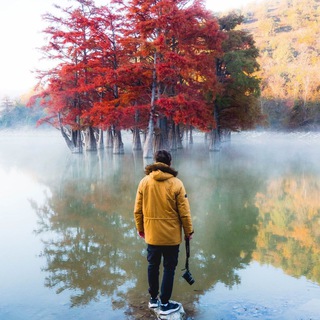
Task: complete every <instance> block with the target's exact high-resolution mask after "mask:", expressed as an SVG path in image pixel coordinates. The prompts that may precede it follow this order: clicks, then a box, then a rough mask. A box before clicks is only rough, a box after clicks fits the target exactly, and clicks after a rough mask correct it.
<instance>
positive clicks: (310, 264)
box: [32, 146, 320, 314]
mask: <svg viewBox="0 0 320 320" xmlns="http://www.w3.org/2000/svg"><path fill="white" fill-rule="evenodd" d="M264 154H265V153H264V152H263V151H262V150H260V151H259V150H255V151H252V152H251V153H250V152H243V150H241V148H238V147H237V148H233V147H232V146H230V147H229V148H228V150H224V152H223V153H219V154H212V153H211V154H207V153H204V152H203V150H202V149H201V147H198V148H196V147H194V148H190V149H186V150H184V151H182V150H181V151H178V152H176V153H174V154H173V156H174V163H173V165H174V167H176V168H177V169H178V170H179V177H180V178H181V179H182V180H183V181H184V183H185V186H186V188H187V191H188V194H189V198H190V204H191V208H192V212H193V218H194V225H195V230H196V234H195V237H194V240H193V241H192V244H191V245H192V247H191V255H192V257H191V261H190V267H191V272H192V275H193V276H194V278H195V279H196V283H195V284H194V285H193V286H192V287H190V286H188V285H187V284H186V282H185V281H184V280H183V279H182V278H181V275H182V272H181V274H180V269H182V268H183V267H184V257H185V256H184V246H183V245H182V246H181V254H180V261H179V266H178V269H177V275H176V284H175V289H174V293H173V298H175V299H176V300H179V301H182V302H183V303H184V306H185V309H186V310H187V311H188V313H189V314H192V312H193V311H194V310H195V309H196V305H197V302H198V301H199V299H200V296H202V295H203V294H205V293H206V292H208V291H209V290H212V289H213V288H214V287H215V286H216V284H217V283H219V284H223V285H225V286H227V287H228V288H230V289H231V288H232V287H233V286H235V285H239V284H240V283H241V278H240V276H239V272H238V271H239V270H241V269H246V268H247V266H248V265H249V263H251V262H252V261H258V262H259V263H262V264H264V263H267V264H272V265H273V266H275V267H279V268H282V269H283V270H284V271H285V272H286V273H287V274H290V275H293V276H296V277H300V276H306V277H307V278H308V279H311V280H313V281H316V282H317V283H320V278H319V272H320V269H319V267H318V263H317V262H318V258H319V248H320V246H319V241H320V237H319V235H320V234H319V214H320V208H319V199H320V197H319V190H320V188H319V182H318V181H319V168H318V167H317V166H316V167H315V166H313V164H312V163H309V162H308V160H307V159H303V161H300V160H301V159H300V160H299V161H297V160H293V159H290V157H289V158H285V159H282V160H280V159H279V158H277V159H274V161H270V159H268V160H266V159H265V158H264V156H263V155H264ZM186 159H187V160H186ZM275 163H276V165H275ZM144 165H145V163H144V162H143V159H142V156H141V154H139V153H136V154H131V153H127V154H125V155H120V156H119V155H117V156H114V155H112V154H109V153H108V152H105V153H101V154H90V153H89V154H86V155H84V156H77V155H75V156H73V157H70V158H69V160H68V161H67V163H66V165H65V169H64V172H63V174H61V175H60V176H59V177H57V178H56V179H55V180H52V179H51V180H49V181H48V182H47V185H48V187H49V189H50V192H48V193H47V196H46V199H45V201H44V203H37V202H36V201H32V206H33V208H34V210H35V211H36V212H37V215H38V226H37V229H36V233H37V234H38V236H39V237H40V238H41V240H42V242H43V251H42V253H41V255H42V256H43V257H45V259H46V265H45V266H44V268H43V272H44V273H45V274H46V282H45V285H46V286H47V287H49V288H52V289H54V290H55V291H56V292H57V293H60V292H62V291H68V292H70V304H71V306H74V307H75V306H80V305H87V304H89V303H90V302H91V301H97V300H99V299H100V298H101V297H102V296H109V297H112V299H113V300H114V304H113V307H114V308H124V309H127V312H128V313H129V314H130V312H136V310H137V308H138V307H139V306H140V305H141V303H142V302H143V303H145V301H147V299H148V295H147V292H146V291H147V279H146V265H147V263H146V258H145V244H144V243H143V242H142V241H141V239H139V238H138V237H137V236H136V231H135V227H134V222H133V215H132V210H133V203H134V198H135V192H136V187H137V184H138V182H139V181H140V179H141V177H142V176H143V174H144V173H143V168H144ZM266 281H268V279H266ZM137 306H138V307H137ZM136 307H137V308H136ZM130 308H131V311H130ZM135 308H136V309H135ZM138 309H139V308H138ZM132 310H135V311H132Z"/></svg>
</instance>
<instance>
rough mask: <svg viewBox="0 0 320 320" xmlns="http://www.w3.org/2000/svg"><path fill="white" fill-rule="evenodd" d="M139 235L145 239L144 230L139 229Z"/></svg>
mask: <svg viewBox="0 0 320 320" xmlns="http://www.w3.org/2000/svg"><path fill="white" fill-rule="evenodd" d="M138 235H139V237H140V238H142V239H144V232H143V231H139V232H138Z"/></svg>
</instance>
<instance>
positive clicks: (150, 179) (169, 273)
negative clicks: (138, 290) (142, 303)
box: [134, 150, 193, 315]
mask: <svg viewBox="0 0 320 320" xmlns="http://www.w3.org/2000/svg"><path fill="white" fill-rule="evenodd" d="M154 160H155V163H154V164H151V165H148V166H146V168H145V173H146V176H145V177H144V178H143V179H142V180H141V181H140V183H139V186H138V190H137V195H136V200H135V207H134V218H135V224H136V228H137V231H138V233H139V236H140V237H141V238H144V239H145V242H146V243H147V245H148V248H147V251H148V256H147V259H148V282H149V293H150V295H151V299H150V301H149V308H158V307H159V304H160V314H162V315H167V314H170V313H172V312H175V311H177V310H179V309H180V307H181V305H180V304H178V303H174V302H171V301H169V299H170V298H171V294H172V289H173V282H174V273H175V269H176V266H177V264H178V255H179V245H180V243H181V241H182V228H183V230H184V235H185V237H186V238H189V239H191V238H192V234H193V227H192V221H191V213H190V206H189V201H188V198H187V193H186V191H185V188H184V185H183V183H182V182H181V180H179V179H178V178H177V174H178V172H177V171H175V170H174V169H173V168H172V167H171V154H170V153H169V152H167V151H166V150H160V151H157V152H156V153H155V155H154ZM162 257H163V267H164V270H163V278H162V283H161V290H160V301H159V300H158V294H159V267H160V263H161V259H162Z"/></svg>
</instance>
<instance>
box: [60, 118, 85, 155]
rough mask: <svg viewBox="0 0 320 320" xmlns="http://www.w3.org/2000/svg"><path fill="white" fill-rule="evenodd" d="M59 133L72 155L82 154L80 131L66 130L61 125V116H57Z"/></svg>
mask: <svg viewBox="0 0 320 320" xmlns="http://www.w3.org/2000/svg"><path fill="white" fill-rule="evenodd" d="M58 120H59V125H60V132H61V134H62V136H63V138H64V140H65V142H66V144H67V146H68V148H69V149H70V150H71V152H72V153H82V151H83V149H82V140H81V132H80V130H73V129H68V128H67V127H65V126H63V125H62V121H61V115H60V113H59V114H58Z"/></svg>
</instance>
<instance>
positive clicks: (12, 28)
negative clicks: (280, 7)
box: [0, 0, 252, 103]
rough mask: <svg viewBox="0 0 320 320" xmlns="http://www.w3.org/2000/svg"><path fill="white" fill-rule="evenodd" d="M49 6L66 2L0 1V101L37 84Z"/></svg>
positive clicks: (216, 3) (227, 3) (211, 1)
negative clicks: (43, 20) (35, 76)
mask: <svg viewBox="0 0 320 320" xmlns="http://www.w3.org/2000/svg"><path fill="white" fill-rule="evenodd" d="M249 2H252V0H206V4H207V8H208V9H210V10H213V11H215V12H217V11H223V10H226V9H233V8H240V7H241V6H243V5H244V4H246V3H249ZM52 3H57V4H61V3H65V0H6V1H4V0H1V4H0V41H1V49H0V99H1V100H2V99H3V97H4V96H8V97H9V98H18V97H19V96H20V95H21V94H24V93H27V92H29V91H30V90H31V89H32V87H33V86H34V84H35V82H36V80H35V78H34V74H33V73H32V72H31V71H32V70H34V69H36V68H38V67H39V66H41V62H40V61H39V59H40V53H39V51H38V50H37V49H36V48H37V47H40V46H41V45H42V44H43V35H42V34H41V30H42V29H43V23H42V20H41V15H42V14H43V13H45V12H47V11H50V9H51V8H52ZM42 63H43V62H42ZM0 103H1V101H0Z"/></svg>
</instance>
